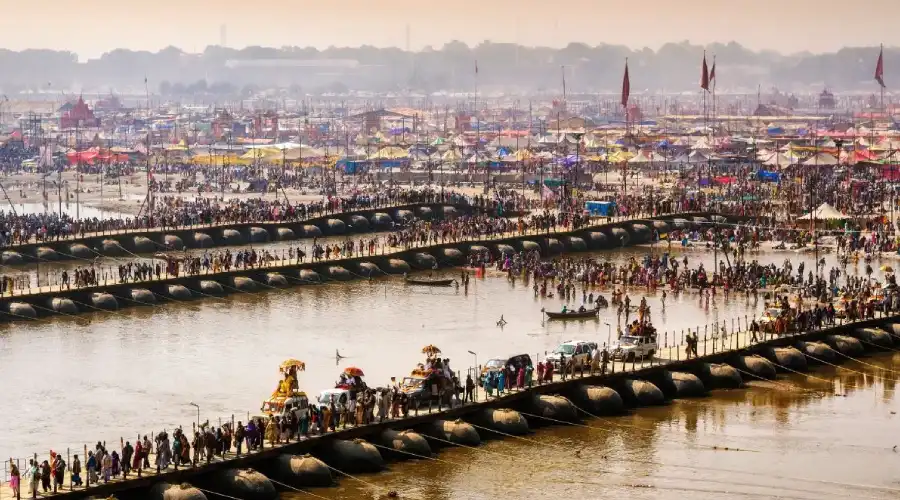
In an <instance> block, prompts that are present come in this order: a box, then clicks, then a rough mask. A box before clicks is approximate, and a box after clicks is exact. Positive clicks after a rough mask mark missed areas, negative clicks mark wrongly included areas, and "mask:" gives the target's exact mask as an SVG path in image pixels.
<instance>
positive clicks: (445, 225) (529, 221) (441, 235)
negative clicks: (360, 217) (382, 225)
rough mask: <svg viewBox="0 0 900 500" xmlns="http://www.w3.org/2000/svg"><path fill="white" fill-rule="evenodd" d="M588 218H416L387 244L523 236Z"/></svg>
mask: <svg viewBox="0 0 900 500" xmlns="http://www.w3.org/2000/svg"><path fill="white" fill-rule="evenodd" d="M588 222H589V219H588V218H587V217H585V216H583V215H582V214H580V213H566V212H550V211H544V212H541V213H538V214H532V215H528V216H524V217H518V218H517V219H512V218H506V217H495V216H492V215H484V214H475V215H464V216H460V217H456V218H453V219H444V220H440V221H424V220H417V221H414V222H413V223H411V224H409V225H408V226H406V227H403V228H402V229H400V230H399V231H396V232H393V233H391V234H390V235H388V236H387V241H388V245H389V246H392V247H400V248H404V249H408V248H412V247H414V246H423V245H436V244H440V243H453V242H457V241H466V240H472V239H487V238H494V237H498V236H504V235H506V236H522V235H525V234H533V233H534V232H536V231H537V232H555V231H560V230H575V229H578V228H581V227H583V226H584V225H585V224H587V223H588Z"/></svg>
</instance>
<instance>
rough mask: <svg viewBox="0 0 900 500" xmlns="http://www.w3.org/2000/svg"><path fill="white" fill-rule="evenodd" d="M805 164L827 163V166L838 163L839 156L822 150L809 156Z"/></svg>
mask: <svg viewBox="0 0 900 500" xmlns="http://www.w3.org/2000/svg"><path fill="white" fill-rule="evenodd" d="M803 164H804V165H825V166H828V165H837V164H838V160H837V158H835V157H834V155H832V154H829V153H825V152H821V151H820V152H819V153H816V154H814V155H812V156H810V157H809V158H807V159H806V160H805V161H804V162H803Z"/></svg>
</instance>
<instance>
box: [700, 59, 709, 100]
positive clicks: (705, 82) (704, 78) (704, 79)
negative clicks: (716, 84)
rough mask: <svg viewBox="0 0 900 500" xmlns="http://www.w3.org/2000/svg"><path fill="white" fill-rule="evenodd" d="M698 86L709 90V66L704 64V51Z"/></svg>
mask: <svg viewBox="0 0 900 500" xmlns="http://www.w3.org/2000/svg"><path fill="white" fill-rule="evenodd" d="M700 88H701V89H703V90H705V91H707V92H709V68H708V67H707V66H706V52H705V51H704V52H703V74H701V75H700Z"/></svg>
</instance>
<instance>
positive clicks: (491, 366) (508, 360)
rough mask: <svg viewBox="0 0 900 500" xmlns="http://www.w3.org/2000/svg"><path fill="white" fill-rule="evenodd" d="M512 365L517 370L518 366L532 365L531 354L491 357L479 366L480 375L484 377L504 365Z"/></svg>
mask: <svg viewBox="0 0 900 500" xmlns="http://www.w3.org/2000/svg"><path fill="white" fill-rule="evenodd" d="M509 365H513V366H514V367H515V368H516V370H517V371H518V369H519V368H521V367H525V366H528V365H532V366H533V364H532V362H531V356H529V355H527V354H516V355H515V356H509V357H496V358H491V359H489V360H488V361H487V363H485V364H484V366H482V367H481V376H482V377H484V376H485V375H487V374H488V373H491V372H498V371H500V369H501V368H503V367H504V366H509Z"/></svg>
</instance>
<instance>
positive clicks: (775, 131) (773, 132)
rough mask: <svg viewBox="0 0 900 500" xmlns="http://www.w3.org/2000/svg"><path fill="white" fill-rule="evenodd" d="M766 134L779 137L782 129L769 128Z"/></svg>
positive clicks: (782, 131)
mask: <svg viewBox="0 0 900 500" xmlns="http://www.w3.org/2000/svg"><path fill="white" fill-rule="evenodd" d="M767 132H768V133H769V135H781V134H783V133H784V129H783V128H781V127H769V129H768V130H767Z"/></svg>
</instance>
